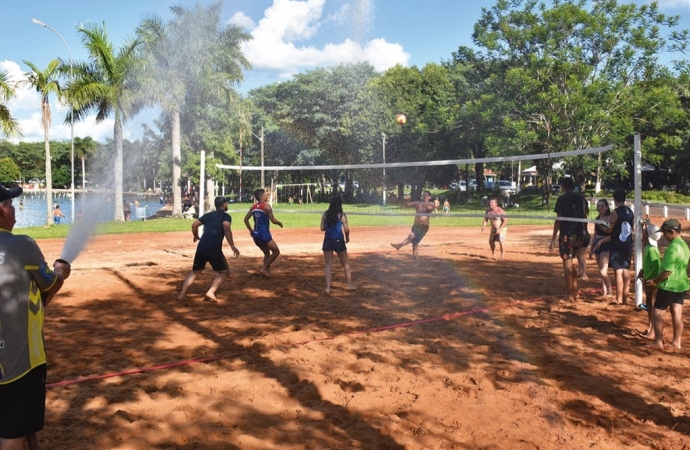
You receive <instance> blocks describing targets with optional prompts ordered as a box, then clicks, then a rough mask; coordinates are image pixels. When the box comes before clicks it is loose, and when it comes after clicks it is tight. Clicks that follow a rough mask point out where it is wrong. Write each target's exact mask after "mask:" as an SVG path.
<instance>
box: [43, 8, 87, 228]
mask: <svg viewBox="0 0 690 450" xmlns="http://www.w3.org/2000/svg"><path fill="white" fill-rule="evenodd" d="M31 21H32V22H33V23H35V24H36V25H40V26H42V27H43V28H47V29H49V30H50V31H52V32H53V33H55V34H57V35H58V37H59V38H60V39H61V40H62V43H63V44H65V48H66V49H67V55H68V56H69V78H70V83H71V82H74V67H73V64H72V52H70V50H69V45H67V41H65V38H63V37H62V35H61V34H60V33H58V31H57V30H56V29H55V28H53V27H50V26H48V25H46V24H45V23H43V22H41V21H40V20H38V19H31ZM73 116H74V111H73V107H72V105H70V118H69V123H70V141H71V144H72V145H71V152H70V173H71V174H72V184H71V185H70V196H71V206H72V223H74V117H73ZM84 182H85V180H82V183H84Z"/></svg>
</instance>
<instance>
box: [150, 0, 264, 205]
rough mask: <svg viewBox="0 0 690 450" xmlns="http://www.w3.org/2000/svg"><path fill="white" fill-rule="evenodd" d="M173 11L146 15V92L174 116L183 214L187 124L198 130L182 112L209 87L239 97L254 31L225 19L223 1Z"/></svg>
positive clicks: (176, 185)
mask: <svg viewBox="0 0 690 450" xmlns="http://www.w3.org/2000/svg"><path fill="white" fill-rule="evenodd" d="M171 10H172V12H173V15H174V16H175V17H174V19H173V20H171V21H169V22H167V23H166V22H164V21H162V20H161V19H160V18H159V17H157V16H152V17H150V18H148V19H146V20H144V22H143V23H142V24H141V26H140V27H139V29H138V33H139V36H140V37H141V39H142V41H143V42H144V47H143V50H144V54H145V58H146V61H147V64H146V70H145V71H144V72H143V75H142V83H143V85H144V88H145V92H147V94H148V96H149V101H150V102H151V103H152V104H155V105H158V106H160V107H161V108H162V109H163V111H164V112H165V113H166V114H167V115H169V117H170V119H171V120H170V123H171V138H172V139H171V142H172V160H173V171H172V172H173V216H175V217H181V216H182V194H181V186H180V175H181V167H182V156H181V147H180V141H181V133H182V129H183V128H187V129H188V130H189V131H188V134H189V132H191V131H193V122H194V121H193V120H190V121H189V122H188V123H187V124H182V123H181V113H182V111H183V108H185V107H186V106H189V105H193V104H196V103H198V102H199V100H200V98H201V97H205V96H207V93H208V92H212V93H213V94H214V96H215V101H219V100H221V101H223V102H224V103H225V104H226V105H233V104H236V103H237V102H238V101H239V97H238V96H237V94H236V92H235V91H234V88H235V87H236V86H237V85H238V84H239V83H240V82H241V81H242V79H243V75H242V70H243V69H249V68H250V67H251V66H250V64H249V61H248V60H247V59H246V58H245V57H244V55H243V54H242V51H241V45H242V43H244V42H246V41H248V40H249V39H250V38H251V36H250V35H249V34H247V33H245V32H243V31H242V30H241V28H239V27H238V26H237V25H223V24H222V22H221V18H220V14H221V10H222V3H221V2H219V3H215V4H212V5H210V6H209V7H204V6H202V5H200V4H197V5H196V6H195V7H194V8H192V9H185V8H183V7H182V6H173V7H172V8H171ZM185 125H186V126H185ZM190 128H192V129H190Z"/></svg>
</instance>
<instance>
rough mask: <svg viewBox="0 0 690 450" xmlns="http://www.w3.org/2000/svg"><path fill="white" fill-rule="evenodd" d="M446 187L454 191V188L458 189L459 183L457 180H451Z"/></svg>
mask: <svg viewBox="0 0 690 450" xmlns="http://www.w3.org/2000/svg"><path fill="white" fill-rule="evenodd" d="M448 187H449V188H451V189H452V190H454V191H455V190H456V189H458V187H459V185H458V182H457V181H451V182H450V184H449V185H448Z"/></svg>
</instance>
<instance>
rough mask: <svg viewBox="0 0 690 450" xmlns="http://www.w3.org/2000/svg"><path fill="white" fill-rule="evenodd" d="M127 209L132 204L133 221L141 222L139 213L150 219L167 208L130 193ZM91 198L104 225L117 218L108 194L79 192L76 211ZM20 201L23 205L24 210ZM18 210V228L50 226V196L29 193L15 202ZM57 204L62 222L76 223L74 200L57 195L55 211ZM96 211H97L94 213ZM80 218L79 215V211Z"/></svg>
mask: <svg viewBox="0 0 690 450" xmlns="http://www.w3.org/2000/svg"><path fill="white" fill-rule="evenodd" d="M124 198H125V209H127V206H126V205H128V204H132V206H131V210H132V220H141V219H142V217H137V212H140V213H142V214H141V215H142V216H144V217H150V216H152V215H154V214H155V213H157V212H158V210H159V209H161V207H162V206H163V205H161V204H160V200H159V198H158V197H156V196H137V195H136V194H126V195H125V196H124ZM87 199H89V204H90V205H93V204H94V202H92V201H91V200H93V199H95V200H96V203H95V204H97V205H98V207H97V208H98V211H97V217H99V220H100V221H101V222H107V221H111V220H113V219H114V215H115V205H114V204H113V195H112V194H107V193H94V192H87V193H79V192H77V193H75V199H74V208H75V209H76V211H77V212H78V211H79V210H83V209H84V204H85V201H86V200H87ZM135 200H139V210H137V209H136V208H135V206H134V205H133V203H134V201H135ZM20 201H21V203H22V204H23V206H22V207H20ZM12 204H13V205H14V208H15V216H16V218H17V223H16V225H15V226H14V227H15V228H23V227H36V226H43V225H45V224H46V214H47V211H46V196H45V193H43V192H31V191H29V190H25V191H24V193H23V194H22V195H21V196H20V197H18V198H15V199H13V200H12ZM55 205H60V210H61V211H62V214H64V215H65V217H63V218H62V220H61V221H60V223H61V224H71V223H72V200H71V199H70V197H69V194H68V193H56V194H54V195H53V208H55ZM92 212H93V211H92ZM75 218H76V212H75Z"/></svg>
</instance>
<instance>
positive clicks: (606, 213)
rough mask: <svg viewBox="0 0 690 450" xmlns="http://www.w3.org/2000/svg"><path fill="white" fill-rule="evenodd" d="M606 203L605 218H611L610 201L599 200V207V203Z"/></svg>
mask: <svg viewBox="0 0 690 450" xmlns="http://www.w3.org/2000/svg"><path fill="white" fill-rule="evenodd" d="M600 202H601V203H606V212H605V213H604V216H610V215H611V207H610V206H609V201H608V200H606V199H605V198H601V199H599V200H597V206H599V203H600Z"/></svg>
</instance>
